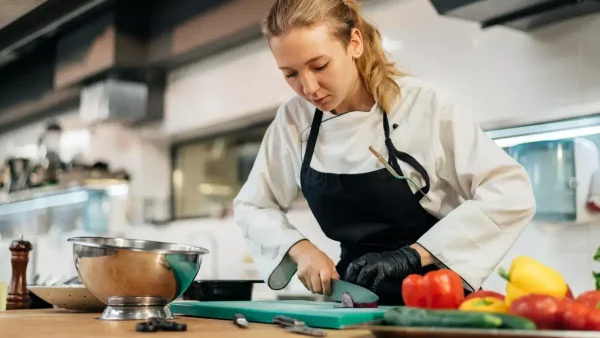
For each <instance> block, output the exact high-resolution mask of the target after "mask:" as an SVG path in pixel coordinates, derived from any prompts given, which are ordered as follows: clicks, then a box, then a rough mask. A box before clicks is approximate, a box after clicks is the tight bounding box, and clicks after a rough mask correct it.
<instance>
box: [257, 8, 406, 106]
mask: <svg viewBox="0 0 600 338" xmlns="http://www.w3.org/2000/svg"><path fill="white" fill-rule="evenodd" d="M326 22H327V23H331V24H332V25H333V28H334V30H335V31H334V34H335V35H336V36H337V37H338V38H339V39H340V41H341V42H342V43H344V44H345V45H347V44H348V43H349V42H350V35H351V33H352V29H353V28H357V29H358V30H359V31H360V32H361V34H362V38H363V45H364V50H363V54H362V55H361V57H359V58H358V59H356V66H357V68H358V73H359V76H360V78H361V80H362V81H363V83H364V85H365V86H366V87H367V90H368V91H369V92H370V93H371V94H372V95H373V96H374V98H375V101H376V102H377V103H378V104H379V105H380V106H381V107H383V109H384V110H385V111H386V112H389V111H390V110H391V109H392V105H393V103H394V101H395V100H396V99H397V98H398V97H399V96H400V86H398V84H397V83H396V81H395V77H398V76H403V75H404V74H403V73H402V72H400V71H399V70H398V69H396V67H395V65H394V63H393V62H390V61H389V60H388V58H387V56H386V53H385V50H384V49H383V46H382V39H381V34H380V33H379V30H378V29H377V28H375V26H373V25H372V24H370V23H369V22H367V21H366V20H364V19H363V17H362V16H361V14H360V10H359V7H358V4H357V3H356V1H355V0H276V1H275V3H274V4H273V6H272V7H271V9H270V10H269V13H268V15H267V17H266V19H264V20H263V22H262V32H263V35H264V36H265V37H267V38H268V39H270V38H272V37H275V36H279V35H282V34H284V33H286V32H288V31H289V30H291V29H293V28H300V27H307V26H316V25H319V24H322V23H326Z"/></svg>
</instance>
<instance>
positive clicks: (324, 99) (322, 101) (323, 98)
mask: <svg viewBox="0 0 600 338" xmlns="http://www.w3.org/2000/svg"><path fill="white" fill-rule="evenodd" d="M327 98H329V95H327V96H325V97H322V98H320V99H318V100H313V102H314V103H316V104H323V103H325V101H326V100H327Z"/></svg>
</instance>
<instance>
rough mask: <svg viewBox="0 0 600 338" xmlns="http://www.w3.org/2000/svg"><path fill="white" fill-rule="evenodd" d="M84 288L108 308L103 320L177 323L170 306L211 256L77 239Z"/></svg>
mask: <svg viewBox="0 0 600 338" xmlns="http://www.w3.org/2000/svg"><path fill="white" fill-rule="evenodd" d="M68 241H69V242H71V243H73V259H74V263H75V267H76V269H77V272H78V274H79V278H80V279H81V281H82V283H83V284H84V285H85V286H86V287H87V288H88V290H89V291H90V292H91V293H92V294H93V295H94V296H95V297H97V298H98V299H99V300H100V301H102V302H104V303H105V304H107V305H108V307H107V308H106V309H105V310H104V312H103V314H102V316H101V317H100V319H104V320H131V319H135V320H140V319H148V318H151V317H157V318H161V319H170V318H172V317H173V316H172V314H171V311H170V310H169V308H168V306H167V305H168V304H169V303H170V302H171V301H173V300H174V299H176V298H178V297H180V296H181V295H182V294H183V292H184V291H185V290H186V289H187V288H188V287H189V286H190V284H191V283H192V282H193V281H194V278H195V277H196V275H197V274H198V271H199V270H200V266H201V264H202V258H203V256H204V255H205V254H207V253H208V250H206V249H204V248H201V247H195V246H190V245H182V244H173V243H164V242H155V241H146V240H136V239H125V238H107V237H73V238H69V239H68Z"/></svg>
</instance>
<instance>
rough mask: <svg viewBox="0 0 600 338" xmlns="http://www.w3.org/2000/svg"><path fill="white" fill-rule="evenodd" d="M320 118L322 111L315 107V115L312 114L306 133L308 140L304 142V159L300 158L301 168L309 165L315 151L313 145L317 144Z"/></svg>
mask: <svg viewBox="0 0 600 338" xmlns="http://www.w3.org/2000/svg"><path fill="white" fill-rule="evenodd" d="M322 120H323V112H322V111H321V110H319V109H315V115H314V116H313V120H312V125H311V127H310V134H309V135H308V142H307V144H306V153H305V154H304V159H303V160H302V169H304V170H306V169H308V168H309V167H310V160H311V159H312V157H313V153H314V152H315V145H316V144H317V137H318V136H319V129H321V121H322Z"/></svg>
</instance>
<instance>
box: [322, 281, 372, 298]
mask: <svg viewBox="0 0 600 338" xmlns="http://www.w3.org/2000/svg"><path fill="white" fill-rule="evenodd" d="M345 292H348V293H349V294H351V295H352V298H353V299H354V301H355V302H357V303H373V302H376V301H378V300H379V296H377V295H376V294H375V293H374V292H373V291H371V290H369V289H366V288H363V287H362V286H359V285H356V284H352V283H349V282H346V281H343V280H339V279H332V280H331V299H333V300H334V301H336V302H341V301H342V295H343V294H344V293H345Z"/></svg>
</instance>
